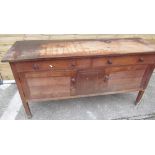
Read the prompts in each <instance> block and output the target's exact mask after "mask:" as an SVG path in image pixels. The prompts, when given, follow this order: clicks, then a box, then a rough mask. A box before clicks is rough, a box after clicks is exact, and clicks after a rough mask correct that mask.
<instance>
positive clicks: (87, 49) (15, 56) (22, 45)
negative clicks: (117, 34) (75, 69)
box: [2, 38, 155, 62]
mask: <svg viewBox="0 0 155 155" xmlns="http://www.w3.org/2000/svg"><path fill="white" fill-rule="evenodd" d="M134 53H147V54H148V53H155V48H154V47H153V46H150V43H149V42H147V41H146V40H144V39H140V38H135V39H130V38H122V39H100V40H99V39H89V40H61V41H57V40H53V41H49V40H29V41H17V42H16V43H15V44H14V45H13V46H12V47H11V48H10V50H9V51H8V52H7V54H6V55H5V56H4V58H3V59H2V61H3V62H14V61H26V60H33V59H35V60H36V59H44V58H58V57H79V56H80V57H82V56H85V57H86V56H106V55H118V54H134Z"/></svg>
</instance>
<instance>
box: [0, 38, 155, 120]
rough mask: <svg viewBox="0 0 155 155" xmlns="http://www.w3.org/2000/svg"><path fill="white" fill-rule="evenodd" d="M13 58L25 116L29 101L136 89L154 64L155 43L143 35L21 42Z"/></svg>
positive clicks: (143, 85)
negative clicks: (135, 36)
mask: <svg viewBox="0 0 155 155" xmlns="http://www.w3.org/2000/svg"><path fill="white" fill-rule="evenodd" d="M2 62H9V63H10V66H11V69H12V72H13V75H14V78H15V80H16V84H17V87H18V90H19V93H20V96H21V99H22V102H23V106H24V108H25V111H26V114H27V116H28V117H29V118H30V117H32V114H31V111H30V108H29V101H45V100H56V99H66V98H76V97H84V96H95V95H105V94H115V93H125V92H133V91H138V96H137V98H136V101H135V102H136V104H137V103H139V101H140V100H141V98H142V95H143V93H144V91H145V89H146V87H147V85H148V82H149V80H150V77H151V75H152V73H153V70H154V67H155V46H152V44H150V43H149V42H148V41H146V40H143V39H141V38H130V39H129V38H123V39H115V38H114V39H87V40H28V41H17V42H16V43H15V44H14V45H13V46H12V47H11V48H10V49H9V51H8V52H7V53H6V55H5V56H4V58H3V60H2Z"/></svg>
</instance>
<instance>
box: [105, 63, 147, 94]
mask: <svg viewBox="0 0 155 155" xmlns="http://www.w3.org/2000/svg"><path fill="white" fill-rule="evenodd" d="M146 68H147V65H135V66H122V67H121V66H120V67H109V68H106V70H105V72H106V75H107V76H108V80H107V89H106V91H107V92H113V91H123V90H130V89H139V88H140V87H141V81H142V78H143V75H144V73H145V70H146Z"/></svg>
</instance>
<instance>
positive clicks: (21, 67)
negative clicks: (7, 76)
mask: <svg viewBox="0 0 155 155" xmlns="http://www.w3.org/2000/svg"><path fill="white" fill-rule="evenodd" d="M15 65H16V69H17V72H28V71H48V70H49V71H52V70H58V69H62V70H67V69H84V68H89V67H90V65H91V59H89V58H85V59H83V58H82V59H68V60H49V61H45V60H44V61H31V62H17V63H16V64H15Z"/></svg>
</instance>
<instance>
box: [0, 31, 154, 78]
mask: <svg viewBox="0 0 155 155" xmlns="http://www.w3.org/2000/svg"><path fill="white" fill-rule="evenodd" d="M137 37H140V38H143V39H147V40H149V42H153V43H155V34H65V35H64V34H62V35H56V34H55V35H53V34H0V73H1V74H2V76H3V79H5V80H7V79H14V77H13V75H12V72H11V69H10V65H9V64H8V63H2V62H1V60H2V57H4V55H5V54H6V52H7V51H8V49H9V48H10V47H11V46H12V45H13V44H14V43H15V42H16V41H20V40H21V41H22V40H64V39H66V40H69V39H74V40H75V39H104V38H137Z"/></svg>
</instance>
